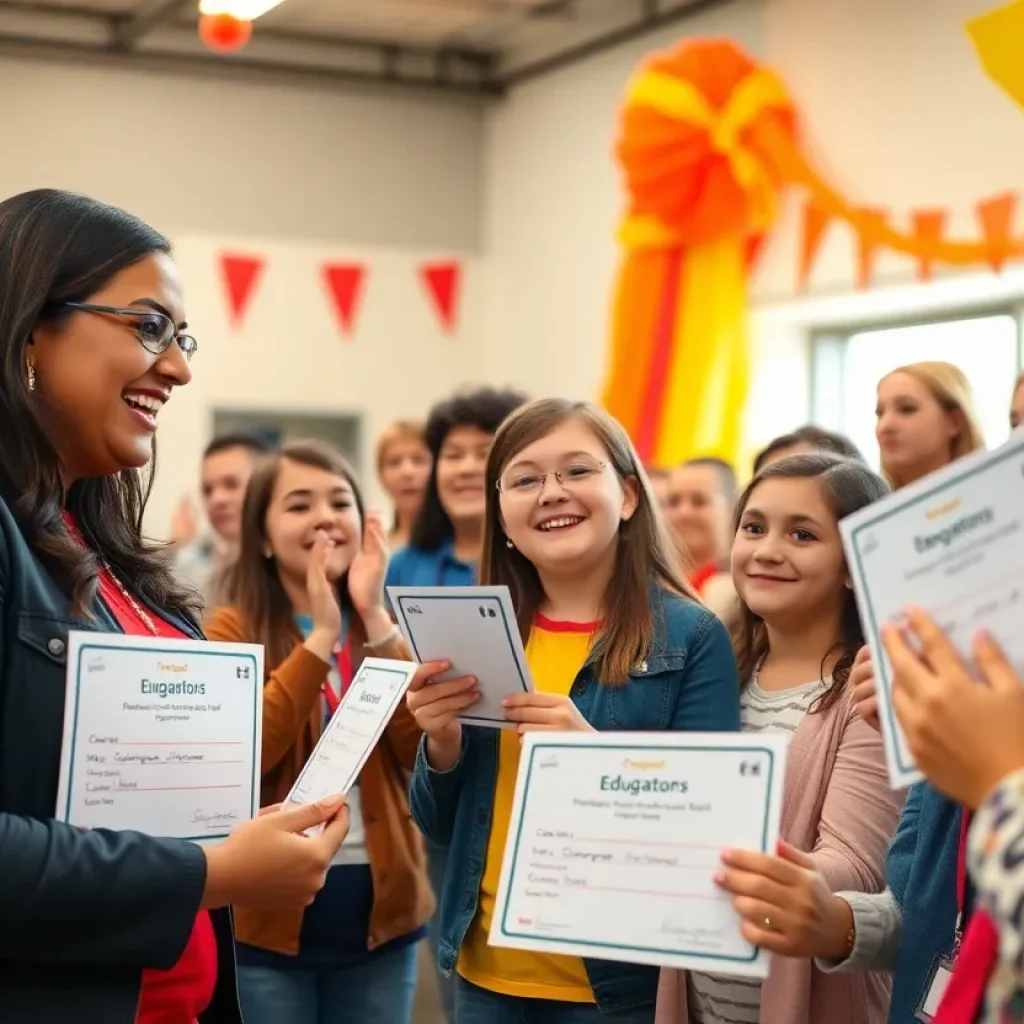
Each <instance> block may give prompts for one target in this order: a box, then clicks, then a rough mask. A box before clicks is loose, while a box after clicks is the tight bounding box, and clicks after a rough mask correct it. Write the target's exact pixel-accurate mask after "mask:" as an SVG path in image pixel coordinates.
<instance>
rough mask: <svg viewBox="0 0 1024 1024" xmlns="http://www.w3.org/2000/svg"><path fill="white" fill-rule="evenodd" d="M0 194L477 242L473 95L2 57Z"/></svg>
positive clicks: (368, 238) (233, 229)
mask: <svg viewBox="0 0 1024 1024" xmlns="http://www.w3.org/2000/svg"><path fill="white" fill-rule="evenodd" d="M0 96H3V97H5V99H4V102H3V103H0V136H2V137H3V138H4V140H5V145H4V156H3V160H0V195H11V194H13V193H16V192H21V191H23V190H25V189H30V188H38V187H40V186H44V185H45V186H52V187H57V188H69V189H73V190H75V191H79V192H86V193H88V194H90V195H94V196H96V197H98V198H100V199H105V200H107V201H108V202H113V203H116V204H118V205H120V206H124V207H126V208H127V209H129V210H131V211H132V212H133V213H136V214H138V215H140V216H142V217H145V218H146V219H147V220H150V221H151V222H152V223H153V224H154V225H155V226H157V227H158V228H160V229H161V230H163V231H165V232H168V233H173V234H180V233H182V232H190V231H195V232H207V233H210V234H214V233H224V234H233V233H234V234H238V233H244V234H250V235H256V236H258V237H274V236H282V237H285V238H302V239H308V240H329V241H334V242H336V241H344V242H346V243H348V244H355V245H358V244H366V245H395V246H438V247H448V248H455V249H473V248H475V247H476V245H477V244H478V241H479V239H478V229H479V221H480V216H479V215H480V209H479V207H480V174H479V169H480V155H479V154H480V140H481V132H482V124H483V111H482V108H481V107H480V106H479V105H477V104H475V103H471V102H469V101H453V100H451V99H446V100H443V101H442V100H441V99H440V98H437V97H430V96H424V97H422V98H419V97H410V96H408V95H404V96H401V97H399V96H397V95H396V96H387V95H384V94H369V93H355V92H341V91H328V90H326V89H312V88H305V87H299V86H291V87H289V86H283V85H281V84H280V83H276V82H275V83H274V84H272V85H257V84H254V83H253V82H245V83H241V82H235V81H211V80H207V79H189V78H184V77H177V76H170V75H158V74H142V73H138V72H123V71H119V70H117V71H115V70H101V69H98V68H95V67H89V66H85V65H77V64H71V65H59V64H51V63H27V62H21V61H15V60H8V59H6V58H5V59H3V60H0Z"/></svg>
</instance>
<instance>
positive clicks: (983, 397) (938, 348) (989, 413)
mask: <svg viewBox="0 0 1024 1024" xmlns="http://www.w3.org/2000/svg"><path fill="white" fill-rule="evenodd" d="M1020 324H1021V318H1020V315H1019V314H1018V312H1017V311H1015V310H1013V309H1004V310H1000V311H993V312H991V313H989V314H987V315H984V316H972V317H961V318H957V319H949V320H943V321H938V322H933V323H916V324H905V325H902V326H890V327H879V328H875V329H860V330H853V331H849V332H842V333H840V332H829V333H828V334H823V335H820V336H817V337H815V339H814V342H813V347H812V357H811V363H812V367H811V369H812V413H813V419H814V422H815V423H817V424H819V425H820V426H822V427H826V428H828V429H830V430H838V431H840V432H841V433H843V434H846V436H847V437H849V438H850V440H851V441H853V442H854V444H856V445H857V447H858V448H860V450H861V451H862V452H863V453H864V455H865V456H866V457H867V459H868V461H869V462H870V463H871V464H872V465H873V466H875V467H876V468H877V466H878V445H877V444H876V442H875V387H876V385H877V384H878V381H879V379H880V378H882V377H884V376H885V374H887V373H889V372H890V371H891V370H894V369H895V368H896V367H897V366H903V365H904V364H906V363H916V362H921V361H923V360H943V361H945V362H949V363H953V364H955V365H956V366H958V367H959V368H960V369H961V370H963V372H964V373H965V374H966V375H967V379H968V380H969V381H970V382H971V387H972V388H973V389H974V398H975V407H976V409H977V411H978V414H979V418H980V420H981V426H982V430H983V431H984V433H985V440H986V442H987V444H988V445H989V446H990V447H991V446H993V445H997V444H1000V443H1001V442H1003V441H1005V440H1006V438H1007V436H1008V435H1009V432H1010V427H1009V409H1010V400H1011V398H1012V397H1013V383H1014V380H1015V379H1016V376H1017V373H1018V370H1019V368H1020V365H1021V353H1020V336H1021V330H1020Z"/></svg>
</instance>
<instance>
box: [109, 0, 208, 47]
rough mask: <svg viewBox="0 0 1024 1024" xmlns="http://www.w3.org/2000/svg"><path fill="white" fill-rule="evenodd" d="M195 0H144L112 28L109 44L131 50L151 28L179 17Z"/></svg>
mask: <svg viewBox="0 0 1024 1024" xmlns="http://www.w3.org/2000/svg"><path fill="white" fill-rule="evenodd" d="M194 3H195V0H146V2H144V3H140V4H139V6H138V7H137V8H136V9H135V10H134V11H133V12H132V13H131V14H129V15H128V16H127V17H125V18H124V20H123V21H119V22H118V23H117V25H116V26H115V28H114V34H113V38H112V39H111V41H110V45H111V47H112V48H113V49H115V50H131V49H133V48H134V47H135V46H136V44H137V43H138V42H139V40H141V39H142V38H143V36H146V35H148V34H149V33H150V32H152V31H153V29H155V28H158V27H159V26H160V25H165V24H167V22H169V21H173V20H174V19H175V18H178V17H180V16H181V15H182V14H184V13H185V11H186V10H187V9H188V8H189V7H191V6H192V5H193V4H194Z"/></svg>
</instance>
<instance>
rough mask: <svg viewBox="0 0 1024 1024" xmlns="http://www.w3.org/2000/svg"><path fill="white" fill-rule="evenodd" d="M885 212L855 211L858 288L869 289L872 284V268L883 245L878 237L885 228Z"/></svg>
mask: <svg viewBox="0 0 1024 1024" xmlns="http://www.w3.org/2000/svg"><path fill="white" fill-rule="evenodd" d="M886 217H887V214H886V212H885V210H873V209H867V208H864V209H860V210H856V211H855V216H854V218H853V226H854V228H855V230H856V232H857V287H858V288H867V286H868V285H869V284H870V283H871V268H872V266H873V265H874V262H875V254H876V253H877V252H878V249H879V247H880V245H881V239H880V238H879V237H878V236H879V233H880V229H881V228H884V227H885V220H886Z"/></svg>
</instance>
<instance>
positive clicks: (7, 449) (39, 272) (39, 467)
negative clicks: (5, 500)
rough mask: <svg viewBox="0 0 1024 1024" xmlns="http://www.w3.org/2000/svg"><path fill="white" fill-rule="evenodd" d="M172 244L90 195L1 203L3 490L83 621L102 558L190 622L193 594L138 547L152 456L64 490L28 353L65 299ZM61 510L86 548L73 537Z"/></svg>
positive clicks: (156, 556)
mask: <svg viewBox="0 0 1024 1024" xmlns="http://www.w3.org/2000/svg"><path fill="white" fill-rule="evenodd" d="M170 249H171V245H170V242H168V240H167V239H166V238H164V236H163V235H161V234H160V233H159V232H157V231H155V230H154V229H153V228H151V227H150V226H149V225H148V224H145V223H144V222H143V221H141V220H139V219H138V218H136V217H133V216H131V214H128V213H125V211H124V210H119V209H117V208H116V207H113V206H107V205H106V204H105V203H101V202H98V201H97V200H95V199H89V198H87V197H86V196H80V195H76V194H74V193H71V192H61V191H57V190H55V189H39V190H37V191H33V192H24V193H22V194H21V195H17V196H14V197H12V198H10V199H7V200H5V201H4V202H2V203H0V486H2V487H3V489H4V491H5V493H6V494H7V496H8V497H9V498H10V500H11V502H12V512H13V514H14V516H15V518H16V519H17V521H18V524H19V526H20V527H21V529H22V531H23V532H24V534H25V537H26V539H27V540H28V542H29V544H30V545H31V546H32V548H33V549H34V550H35V551H36V552H37V553H38V555H39V556H40V557H41V558H42V559H43V560H44V561H45V562H46V563H47V565H48V566H49V567H50V568H51V569H52V570H53V571H54V572H55V573H56V574H57V576H58V578H59V579H61V581H62V582H63V585H64V587H65V588H66V590H67V592H68V594H69V596H70V599H71V604H72V608H73V610H74V611H75V612H76V613H77V614H79V615H88V614H89V611H88V609H89V607H90V605H91V603H92V601H93V598H94V596H95V593H96V579H97V573H98V568H99V560H100V559H102V560H103V561H105V562H106V563H107V564H108V565H109V566H110V568H111V569H112V570H113V572H114V573H115V574H116V575H117V576H118V577H119V578H120V579H121V580H124V581H125V582H126V583H127V582H129V581H130V583H131V587H132V590H133V591H135V592H136V593H137V594H138V596H139V597H141V598H143V599H144V600H145V601H146V602H147V603H148V604H150V605H151V606H153V607H155V608H159V609H161V610H166V611H171V612H179V613H184V614H191V615H195V614H196V612H197V611H198V609H199V605H200V599H199V595H198V594H196V593H195V592H194V591H192V590H190V589H188V588H186V587H185V586H183V585H182V584H180V583H178V581H177V580H176V579H175V577H174V574H173V573H172V571H171V555H170V552H169V551H167V550H165V549H163V548H162V547H160V546H158V545H155V544H150V543H147V542H146V541H145V540H143V536H142V516H143V511H144V510H145V507H146V501H147V499H148V498H149V494H150V490H151V488H152V481H153V462H152V461H151V462H150V464H149V466H148V467H146V468H145V469H143V470H136V469H125V470H122V471H121V472H120V473H117V474H115V475H113V476H104V477H91V478H85V479H80V480H76V481H75V482H74V483H73V484H72V485H71V487H70V489H68V490H67V492H66V493H65V488H64V485H63V483H62V480H61V474H60V466H59V460H58V453H57V444H56V443H55V440H54V438H53V437H51V436H50V434H49V432H48V430H47V428H46V426H45V423H44V421H43V418H42V416H41V415H40V411H39V409H38V403H37V402H36V401H35V400H34V396H33V394H32V393H31V392H30V391H29V389H28V380H27V373H26V360H27V356H26V348H27V346H28V345H29V344H30V343H31V340H32V332H33V331H34V330H35V329H36V328H37V327H38V326H39V325H40V324H52V323H58V322H59V321H60V320H61V319H62V318H63V317H65V316H67V315H68V314H67V312H66V311H65V310H64V309H63V308H62V306H61V304H62V303H65V302H84V301H87V300H88V299H89V298H90V297H91V296H92V295H94V294H95V293H96V292H97V291H99V290H100V289H101V288H103V286H104V285H106V284H107V283H108V282H109V281H110V280H111V279H112V278H113V277H115V276H116V275H117V274H119V273H120V272H121V271H122V270H124V269H125V268H127V267H130V266H132V265H133V264H135V263H138V262H139V261H140V260H142V259H145V258H146V257H147V256H151V255H153V254H154V253H169V252H170ZM154 458H155V452H154ZM65 508H66V509H67V510H68V511H70V512H71V513H72V514H73V515H74V517H75V519H76V521H77V524H78V527H79V529H80V530H81V533H82V536H83V538H84V539H85V542H86V544H87V545H88V548H89V550H86V549H85V548H83V547H82V546H81V545H80V544H79V543H78V542H77V541H76V540H75V539H74V538H73V537H72V535H71V534H70V533H69V532H68V529H67V527H66V525H65V523H64V520H63V518H62V510H63V509H65Z"/></svg>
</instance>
